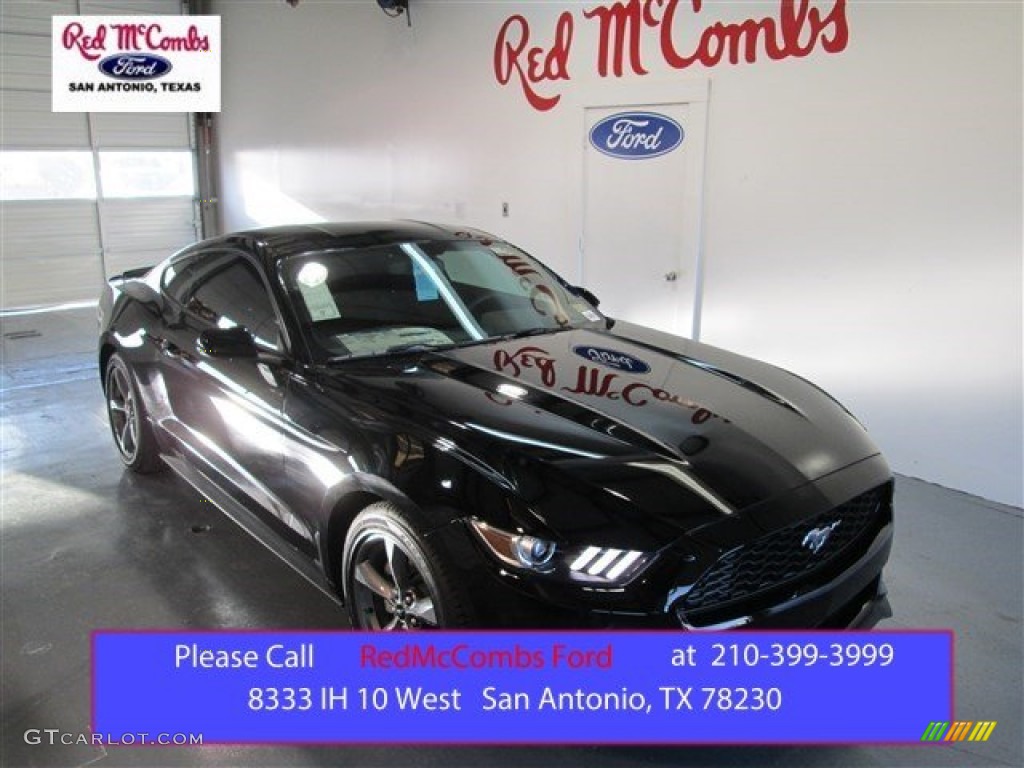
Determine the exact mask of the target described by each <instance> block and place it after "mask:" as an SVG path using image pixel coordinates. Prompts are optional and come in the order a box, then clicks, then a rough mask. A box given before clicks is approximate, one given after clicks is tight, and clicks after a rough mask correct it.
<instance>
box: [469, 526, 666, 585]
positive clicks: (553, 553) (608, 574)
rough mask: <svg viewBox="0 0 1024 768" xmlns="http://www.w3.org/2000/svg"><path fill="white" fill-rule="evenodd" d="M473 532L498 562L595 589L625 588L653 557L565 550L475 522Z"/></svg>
mask: <svg viewBox="0 0 1024 768" xmlns="http://www.w3.org/2000/svg"><path fill="white" fill-rule="evenodd" d="M469 523H470V528H471V529H472V531H473V532H474V533H475V534H476V535H477V537H478V538H479V539H480V541H482V542H483V543H484V545H485V546H486V547H487V549H488V550H489V551H490V552H491V554H493V555H494V556H495V557H496V558H498V560H500V561H501V562H503V563H505V564H506V565H511V566H512V567H514V568H517V569H520V570H528V571H533V572H536V573H546V574H557V575H560V576H562V577H563V578H566V579H569V580H570V581H577V582H582V583H584V584H589V585H594V586H602V585H604V586H610V585H613V584H622V583H625V582H627V581H629V580H630V579H631V578H632V577H633V576H635V575H636V574H637V573H638V572H639V571H640V570H641V569H642V568H643V567H644V566H645V565H647V563H648V562H649V561H650V559H651V555H650V553H647V552H638V551H636V550H631V549H613V548H611V547H594V546H586V545H583V546H571V547H561V546H559V545H558V544H556V543H555V542H553V541H549V540H547V539H541V538H538V537H537V536H528V535H526V534H521V533H511V532H510V531H505V530H502V529H501V528H495V527H494V526H492V525H488V524H487V523H485V522H483V521H481V520H476V519H472V520H470V521H469Z"/></svg>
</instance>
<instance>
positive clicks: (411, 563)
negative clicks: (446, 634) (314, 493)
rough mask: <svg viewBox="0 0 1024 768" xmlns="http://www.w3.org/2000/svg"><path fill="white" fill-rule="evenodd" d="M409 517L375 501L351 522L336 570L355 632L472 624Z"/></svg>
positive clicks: (438, 558) (459, 593)
mask: <svg viewBox="0 0 1024 768" xmlns="http://www.w3.org/2000/svg"><path fill="white" fill-rule="evenodd" d="M412 517H413V516H412V515H410V514H407V513H405V512H403V511H402V510H400V509H399V508H398V507H396V506H395V505H393V504H390V503H388V502H379V503H377V504H371V505H370V506H369V507H367V508H366V509H364V510H363V511H362V512H360V513H359V515H358V516H356V519H355V520H354V521H353V522H352V526H351V528H350V529H349V532H348V536H347V538H346V539H345V551H344V556H343V559H342V569H343V573H344V590H345V604H346V606H347V608H348V613H349V617H350V618H351V620H352V626H353V627H354V628H355V629H368V630H383V631H385V632H390V631H396V630H414V629H439V628H449V627H462V626H467V625H469V624H471V623H472V620H471V618H470V611H469V603H468V600H467V599H466V598H465V596H464V595H463V590H462V589H461V588H460V586H459V584H458V583H457V581H456V580H455V579H454V578H453V576H452V572H451V570H450V569H449V567H448V565H447V564H446V562H445V560H444V557H443V555H442V554H441V553H440V552H439V551H437V548H436V547H434V546H432V545H431V543H430V542H429V541H427V540H426V539H425V538H424V537H423V535H422V533H421V526H420V525H418V523H417V521H415V520H413V519H412Z"/></svg>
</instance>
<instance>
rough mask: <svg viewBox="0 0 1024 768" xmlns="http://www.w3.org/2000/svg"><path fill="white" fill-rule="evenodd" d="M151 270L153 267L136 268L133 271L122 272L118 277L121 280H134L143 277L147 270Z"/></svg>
mask: <svg viewBox="0 0 1024 768" xmlns="http://www.w3.org/2000/svg"><path fill="white" fill-rule="evenodd" d="M152 268H153V266H152V265H150V266H148V267H137V268H135V269H129V270H127V271H125V272H122V273H121V274H120V275H119V277H120V278H121V279H122V280H134V279H135V278H138V277H145V276H146V275H147V274H148V273H149V270H151V269H152Z"/></svg>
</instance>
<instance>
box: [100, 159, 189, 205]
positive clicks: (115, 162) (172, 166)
mask: <svg viewBox="0 0 1024 768" xmlns="http://www.w3.org/2000/svg"><path fill="white" fill-rule="evenodd" d="M100 179H101V180H102V182H103V196H104V197H175V196H179V195H181V196H187V197H191V196H192V195H193V194H194V190H195V181H194V179H193V176H192V153H191V152H187V151H186V152H100Z"/></svg>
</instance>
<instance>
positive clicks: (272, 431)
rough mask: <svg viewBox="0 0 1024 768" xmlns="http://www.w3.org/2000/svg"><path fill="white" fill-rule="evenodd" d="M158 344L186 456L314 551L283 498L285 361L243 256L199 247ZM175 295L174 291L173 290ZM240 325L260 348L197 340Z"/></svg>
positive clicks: (276, 326)
mask: <svg viewBox="0 0 1024 768" xmlns="http://www.w3.org/2000/svg"><path fill="white" fill-rule="evenodd" d="M194 272H195V274H194V275H193V276H192V278H191V279H190V280H189V283H188V285H187V287H186V288H185V289H183V290H181V291H179V292H178V299H179V302H178V306H177V307H176V308H175V311H177V312H178V313H179V317H178V318H177V320H176V321H174V322H170V323H168V331H167V338H166V339H165V341H164V344H163V348H164V357H165V367H166V368H167V369H168V370H169V371H171V373H169V374H168V375H167V376H166V377H165V380H166V382H167V389H168V392H167V396H168V401H169V403H170V406H171V409H172V411H173V412H174V414H175V418H176V421H177V423H178V425H179V427H178V429H179V432H180V433H181V434H182V436H183V440H184V441H185V442H187V444H188V446H189V450H190V451H191V452H192V454H193V457H194V458H195V459H198V461H199V462H200V463H201V464H204V465H206V466H207V467H208V468H209V469H211V470H213V472H214V474H215V475H217V477H215V478H214V479H215V481H216V482H218V483H219V484H221V485H223V486H224V489H225V490H227V491H228V492H229V493H231V494H232V495H233V496H234V497H235V499H236V500H237V501H239V502H240V503H241V504H243V505H245V506H246V507H248V508H249V509H250V510H251V511H252V512H253V513H254V514H256V515H257V516H258V517H259V518H260V519H261V520H262V521H263V522H265V523H266V524H268V525H269V526H270V527H271V528H273V529H274V530H275V531H276V532H277V533H279V534H280V535H281V536H283V537H284V538H285V539H286V540H287V541H289V542H290V543H292V544H293V545H294V546H297V547H299V548H300V549H303V550H306V551H312V549H313V535H312V533H311V531H310V529H309V527H308V526H307V525H306V524H305V523H304V522H303V521H302V520H301V519H299V518H298V517H297V516H296V515H294V514H293V513H292V511H291V509H290V508H289V506H288V505H287V503H286V502H285V501H284V498H283V496H286V495H287V494H286V488H285V485H286V480H285V473H284V456H285V454H286V444H287V442H288V440H289V439H290V437H289V434H288V430H289V428H288V426H287V425H286V424H285V423H284V422H283V420H282V413H281V411H282V406H283V404H284V393H285V389H286V386H287V379H288V373H289V368H290V358H289V354H288V350H287V348H286V344H285V340H284V337H283V334H282V333H281V327H282V326H281V319H280V315H279V313H278V308H277V306H276V304H275V301H274V299H273V297H272V295H271V293H270V291H269V289H268V286H267V284H266V282H265V280H264V279H263V277H262V276H261V274H260V269H259V267H258V265H257V264H256V263H255V261H254V260H253V259H251V258H250V257H249V256H248V254H245V253H243V252H241V251H233V250H230V249H228V250H219V251H215V252H210V253H207V254H204V256H203V257H202V258H201V260H200V265H199V266H198V267H197V268H195V269H194ZM172 292H173V290H172ZM235 327H241V328H245V329H246V330H247V331H249V333H250V334H251V335H252V337H253V340H254V341H255V343H256V346H257V348H258V349H260V350H261V352H262V354H261V355H260V356H259V357H257V358H253V357H214V356H210V355H207V354H205V353H204V352H202V351H201V350H200V347H199V345H198V341H199V336H200V334H201V333H202V332H203V331H205V330H207V329H213V328H235Z"/></svg>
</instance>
